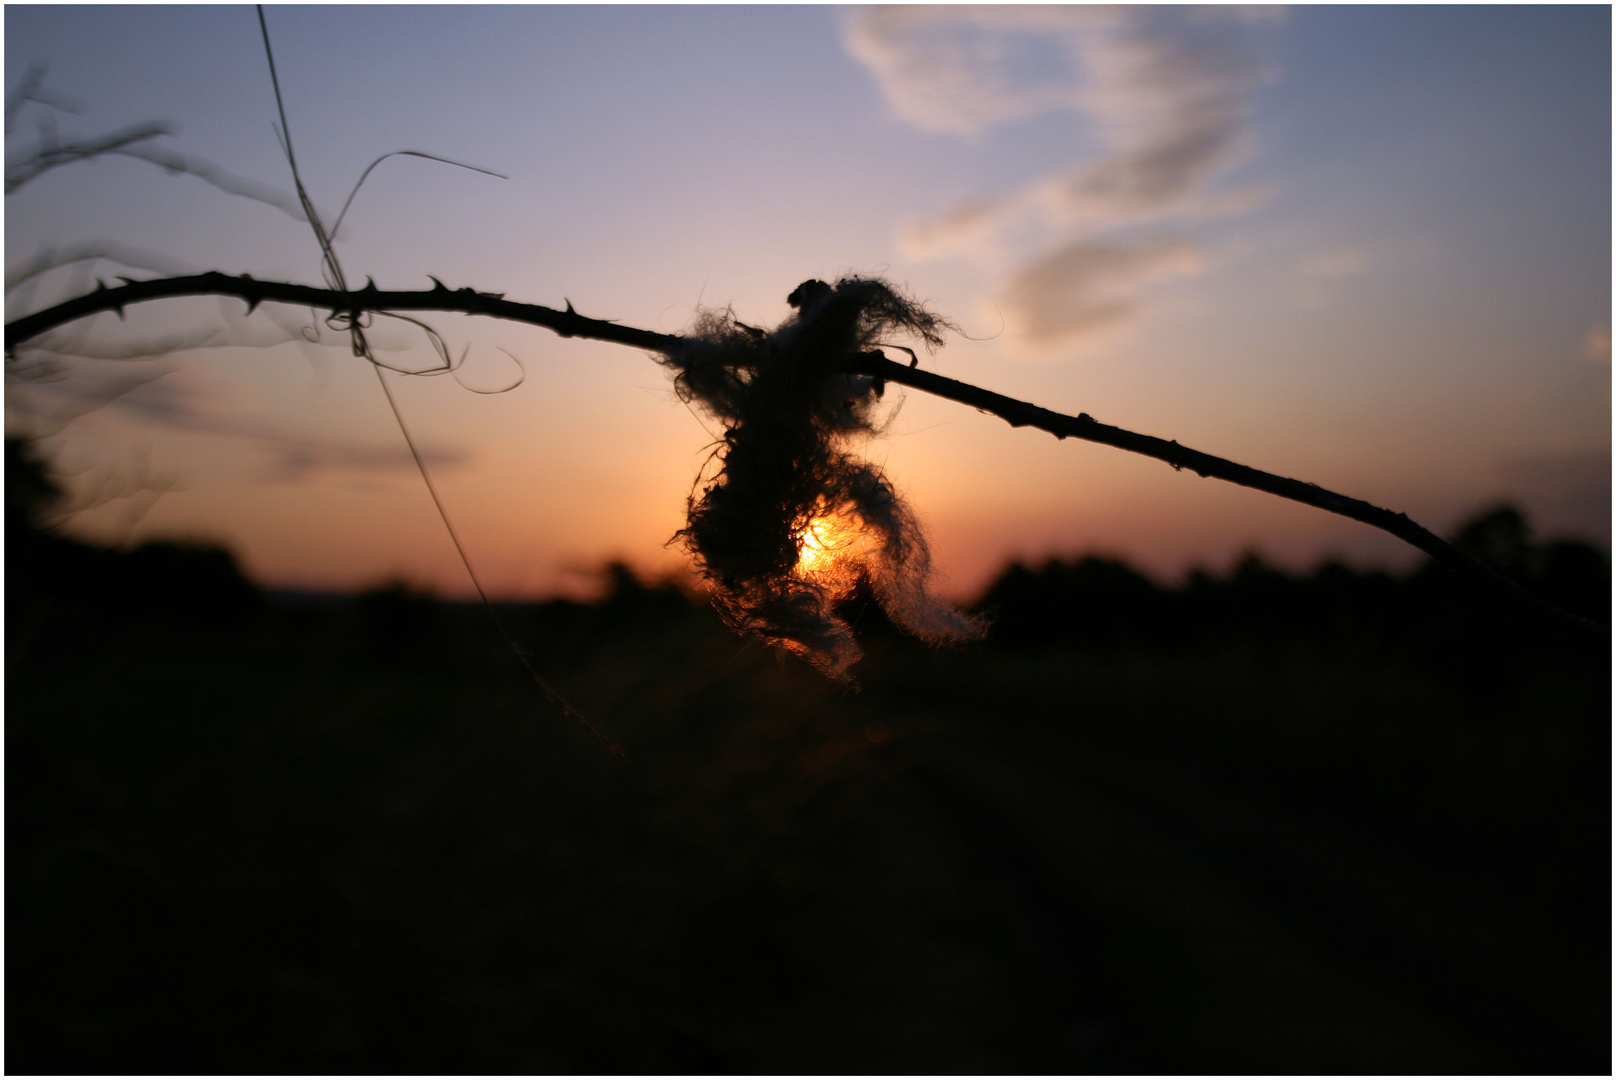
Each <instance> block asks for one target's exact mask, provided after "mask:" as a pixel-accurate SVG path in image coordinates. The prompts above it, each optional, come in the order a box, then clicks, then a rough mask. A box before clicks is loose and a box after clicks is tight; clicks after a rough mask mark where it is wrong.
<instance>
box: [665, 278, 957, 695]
mask: <svg viewBox="0 0 1616 1080" xmlns="http://www.w3.org/2000/svg"><path fill="white" fill-rule="evenodd" d="M787 302H788V303H790V305H791V306H792V307H793V308H795V309H796V313H795V314H794V315H793V316H791V317H790V318H788V319H787V320H786V321H785V322H784V323H782V324H781V325H780V326H778V327H777V328H775V329H774V330H772V331H764V330H761V329H758V328H756V327H751V326H747V325H745V324H744V323H741V322H738V321H737V320H736V319H735V316H734V313H733V312H732V311H728V310H726V311H722V312H719V311H703V312H701V313H699V314H698V316H697V319H696V322H695V325H694V326H693V327H692V329H691V331H690V333H689V334H687V335H686V336H685V338H684V340H683V342H682V344H681V346H680V347H679V348H678V349H676V350H674V351H671V352H669V353H667V354H666V356H665V359H664V360H663V362H664V363H665V364H667V365H668V366H670V367H672V368H674V369H675V370H676V371H677V373H678V374H677V376H676V378H675V386H676V387H677V389H678V392H679V394H680V396H681V397H683V398H684V399H685V400H686V401H689V402H692V403H694V404H697V405H699V406H700V407H701V408H702V409H703V410H704V411H706V412H707V413H709V414H710V415H712V416H713V417H714V418H715V419H717V420H719V421H720V422H722V423H723V424H724V427H725V434H724V440H723V446H722V447H721V448H720V450H719V455H718V459H719V470H718V472H717V475H716V476H715V477H714V478H713V480H712V482H711V483H709V484H708V485H707V487H706V488H705V489H704V490H703V491H702V492H701V493H700V495H699V496H694V495H693V496H692V497H691V499H690V504H689V514H688V521H687V524H686V526H685V528H683V529H681V530H680V531H679V533H678V534H677V538H678V539H680V540H682V541H683V542H684V544H685V546H686V547H687V548H688V550H689V551H690V553H691V555H692V557H693V558H694V560H695V562H696V565H697V567H698V569H699V570H700V571H701V573H702V574H703V576H704V577H705V578H706V579H707V581H708V583H709V585H710V586H711V588H712V590H713V600H714V604H715V606H716V607H717V609H718V611H719V612H720V614H721V615H722V616H723V617H724V620H725V622H726V623H727V624H728V625H729V626H730V627H731V628H733V629H734V630H736V631H739V632H741V633H747V634H755V635H757V636H759V637H762V638H763V639H765V640H767V641H769V642H771V643H773V644H775V645H778V646H781V647H783V648H785V649H788V650H790V651H791V652H795V653H798V654H799V655H802V656H803V657H805V658H806V659H807V660H809V661H810V662H811V663H813V664H814V665H815V666H816V667H818V668H819V669H820V670H821V671H823V672H824V673H825V674H827V675H829V676H830V677H832V678H834V679H838V680H840V681H843V682H850V681H851V679H852V677H851V675H850V673H849V672H850V668H851V667H852V665H853V664H854V662H856V661H857V660H858V658H859V656H860V650H859V647H858V644H857V642H856V641H855V640H854V637H853V632H852V629H851V628H850V627H849V626H848V624H847V622H846V621H845V620H843V619H842V618H840V617H839V616H838V614H837V612H836V606H837V604H838V603H839V602H841V601H842V600H844V599H846V598H847V597H848V595H850V594H851V592H852V591H853V588H854V586H855V585H856V584H857V583H858V581H859V580H860V578H863V579H865V580H867V581H868V582H869V585H870V588H871V591H872V592H873V593H874V595H875V598H876V600H877V602H878V603H879V604H880V605H881V607H882V609H883V610H884V611H885V612H886V613H887V616H888V618H890V619H891V620H892V622H893V623H895V624H896V625H897V626H898V627H899V628H900V629H902V630H904V631H905V632H907V633H910V634H912V635H914V636H915V637H918V638H920V639H922V640H924V641H928V642H931V643H934V644H942V643H950V642H959V641H965V640H970V639H973V638H977V637H980V636H981V635H982V632H983V630H984V628H985V627H984V624H983V623H982V622H981V620H979V619H976V618H974V617H972V616H969V615H966V614H964V613H962V612H960V611H959V610H957V609H956V608H954V607H953V606H952V605H950V604H948V603H947V602H946V601H944V600H942V599H940V598H938V597H936V596H933V595H932V594H931V593H930V592H929V591H928V589H927V579H928V578H929V576H930V573H931V554H930V551H929V549H928V547H927V544H926V538H925V535H924V533H923V532H922V531H921V527H920V523H919V521H918V520H917V519H916V518H915V515H914V513H913V512H912V511H911V510H910V509H909V507H908V506H907V505H906V504H905V503H904V501H903V499H902V498H901V497H899V495H898V493H897V492H896V491H895V490H894V489H893V487H892V484H891V482H890V481H889V480H888V479H887V478H886V476H885V475H884V474H883V473H882V472H881V470H880V469H879V468H877V467H876V466H874V465H872V464H870V463H869V462H867V461H864V460H863V459H861V458H859V457H858V456H856V455H855V454H853V453H852V452H851V450H850V446H851V444H852V442H853V441H854V440H855V439H857V438H860V437H865V436H869V435H872V434H874V433H875V430H876V429H875V425H874V422H873V413H874V408H875V402H876V400H877V399H878V398H879V397H880V396H881V391H882V389H883V388H882V386H881V385H880V383H879V382H878V381H877V380H874V379H871V378H869V377H867V376H862V375H848V374H845V373H843V372H841V371H839V370H838V368H839V367H840V366H841V365H842V363H843V362H844V361H846V360H847V359H848V358H850V357H853V356H857V355H859V354H862V353H866V352H870V351H872V350H874V349H876V348H877V347H878V346H880V345H882V344H886V343H887V342H885V341H884V340H883V339H885V338H887V337H889V336H891V335H895V334H908V335H911V336H913V337H917V338H919V339H920V341H921V342H922V343H923V344H924V345H925V346H926V347H927V348H928V349H935V348H937V347H938V346H940V345H941V344H942V340H943V339H942V332H943V331H944V330H946V329H949V328H950V327H949V324H948V323H947V322H945V321H944V320H943V319H941V318H939V317H938V316H936V315H934V314H932V313H930V312H928V311H926V310H925V308H923V307H921V306H920V305H919V304H917V303H915V302H914V301H912V300H909V299H908V298H906V297H904V296H903V295H902V294H900V293H899V292H898V291H897V290H895V289H894V288H892V287H891V286H890V285H888V284H886V283H885V282H883V281H880V280H877V279H873V278H860V277H845V278H842V279H841V280H839V281H837V282H836V284H835V285H834V286H832V285H828V284H826V283H825V282H823V281H806V282H804V283H803V284H801V285H799V286H798V287H797V289H796V290H795V291H794V292H793V293H792V294H791V296H790V297H788V299H787Z"/></svg>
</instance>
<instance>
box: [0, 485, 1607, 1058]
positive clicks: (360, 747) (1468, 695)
mask: <svg viewBox="0 0 1616 1080" xmlns="http://www.w3.org/2000/svg"><path fill="white" fill-rule="evenodd" d="M1512 521H1513V522H1515V524H1512ZM1479 528H1480V531H1479V532H1476V533H1475V534H1474V535H1472V536H1470V537H1469V543H1470V546H1471V547H1472V549H1473V550H1478V551H1484V552H1487V553H1488V554H1489V557H1490V558H1493V560H1494V561H1495V562H1497V563H1498V564H1499V565H1502V566H1505V567H1506V568H1508V569H1510V570H1511V571H1512V572H1515V573H1516V574H1517V575H1518V576H1520V577H1521V578H1522V580H1527V581H1530V582H1532V583H1533V585H1534V587H1537V588H1540V589H1542V590H1544V591H1545V592H1546V593H1549V594H1553V595H1554V596H1555V597H1556V598H1557V599H1558V600H1559V601H1560V602H1563V603H1569V604H1572V605H1573V606H1580V607H1581V608H1582V609H1583V610H1584V611H1586V612H1590V613H1593V614H1595V616H1596V617H1598V618H1599V619H1600V621H1603V622H1607V623H1608V610H1609V575H1608V568H1607V565H1606V563H1605V561H1604V558H1603V556H1602V555H1599V554H1598V553H1595V552H1593V551H1592V550H1591V549H1587V548H1583V547H1580V546H1577V545H1561V546H1560V547H1558V548H1554V547H1538V546H1534V545H1532V544H1531V543H1530V542H1529V541H1528V540H1527V539H1526V538H1525V537H1524V534H1523V533H1522V532H1521V529H1520V528H1519V526H1518V519H1507V516H1506V518H1498V517H1496V516H1495V518H1493V519H1490V523H1483V525H1482V526H1480V527H1479ZM1489 544H1490V545H1491V549H1489V548H1488V545H1489ZM141 559H144V562H141V561H139V560H141ZM6 573H7V584H8V593H7V605H8V611H7V614H8V622H7V641H6V647H7V652H6V663H7V688H6V698H7V707H8V708H7V733H6V739H7V761H6V783H7V789H6V811H7V815H6V841H7V865H6V886H7V890H6V900H7V904H6V917H7V927H6V945H7V953H6V962H7V970H6V988H7V991H8V993H7V996H6V1021H7V1023H6V1029H5V1031H6V1051H7V1054H6V1060H5V1067H6V1071H8V1072H12V1073H39V1072H49V1073H75V1072H92V1073H123V1072H140V1073H176V1072H178V1073H186V1072H224V1073H229V1072H253V1073H262V1072H269V1073H295V1072H321V1073H328V1072H336V1073H345V1072H400V1073H415V1072H433V1073H438V1072H442V1073H488V1072H492V1073H504V1072H569V1073H599V1072H631V1073H668V1072H672V1073H683V1072H699V1073H722V1072H762V1073H779V1072H791V1073H795V1072H809V1073H841V1072H861V1073H865V1072H875V1073H885V1072H904V1073H907V1072H922V1073H934V1072H942V1073H956V1072H973V1073H1003V1072H1011V1073H1019V1072H1035V1073H1041V1072H1080V1073H1081V1072H1104V1073H1129V1072H1242V1073H1245V1072H1255V1073H1264V1072H1301V1073H1310V1072H1329V1073H1339V1072H1346V1073H1384V1072H1391V1073H1409V1072H1414V1073H1428V1072H1439V1073H1440V1072H1466V1073H1499V1072H1502V1073H1516V1072H1526V1073H1608V1072H1609V1070H1610V1066H1611V1058H1610V1022H1611V1020H1610V1018H1611V1000H1610V974H1611V972H1610V914H1611V913H1610V743H1609V738H1610V697H1609V690H1610V681H1609V680H1610V671H1609V664H1608V649H1607V648H1605V647H1593V648H1588V647H1585V646H1581V645H1579V644H1577V643H1575V642H1573V641H1571V640H1570V639H1568V638H1565V637H1563V636H1561V635H1560V633H1559V632H1558V631H1553V630H1545V629H1542V628H1540V627H1538V626H1536V625H1532V624H1528V623H1521V622H1517V621H1514V620H1512V619H1511V618H1509V617H1507V615H1506V614H1503V613H1500V612H1498V611H1496V610H1495V609H1494V608H1493V607H1492V606H1491V604H1490V603H1488V602H1485V601H1478V600H1475V599H1472V598H1471V597H1469V596H1468V594H1466V593H1464V592H1462V591H1460V590H1459V589H1458V588H1457V587H1456V586H1454V585H1453V584H1452V583H1450V582H1449V581H1448V580H1447V579H1446V578H1445V576H1444V575H1440V574H1437V573H1434V572H1433V573H1424V574H1420V575H1416V576H1414V577H1413V578H1408V579H1394V578H1390V577H1386V576H1383V575H1361V574H1356V573H1353V572H1351V571H1347V570H1343V569H1340V568H1333V569H1330V568H1327V569H1325V570H1321V571H1320V572H1319V573H1318V574H1315V575H1312V576H1310V577H1307V578H1294V577H1287V576H1285V575H1282V574H1279V573H1277V572H1274V571H1271V570H1268V569H1266V568H1264V567H1263V566H1262V565H1261V564H1260V563H1257V562H1255V561H1252V562H1248V563H1247V564H1246V565H1244V566H1243V567H1242V568H1241V569H1240V570H1239V571H1237V572H1236V573H1235V574H1233V575H1232V576H1231V577H1229V578H1227V579H1211V578H1201V579H1198V580H1196V581H1193V582H1191V583H1190V584H1189V585H1188V586H1186V587H1185V588H1183V589H1180V590H1176V591H1172V592H1168V591H1163V590H1160V589H1157V588H1156V587H1155V586H1153V585H1152V584H1151V583H1149V582H1146V581H1144V580H1143V579H1141V578H1137V576H1135V575H1132V574H1131V572H1130V571H1127V569H1126V568H1125V567H1121V566H1119V565H1117V564H1111V563H1103V562H1098V561H1090V562H1086V563H1080V564H1076V565H1067V566H1056V567H1052V568H1048V569H1047V570H1045V571H1044V572H1041V573H1039V572H1033V571H1021V572H1019V573H1012V574H1010V575H1008V576H1007V577H1006V578H1005V579H1003V580H1002V581H1001V583H1000V586H999V588H998V590H997V591H996V592H995V594H994V595H993V596H992V598H991V601H992V605H993V606H994V607H996V608H997V609H998V612H999V622H998V628H997V629H996V631H995V633H994V634H993V636H991V637H990V639H989V640H988V641H987V642H984V643H982V644H980V645H977V646H972V647H969V648H965V649H958V650H951V651H943V652H939V651H932V650H928V649H925V648H923V647H921V646H919V645H917V644H915V643H914V642H912V641H910V640H909V639H905V638H901V637H899V636H897V635H895V634H894V633H892V631H891V630H890V628H888V627H887V626H886V625H884V623H883V622H882V620H881V618H880V616H879V615H878V613H876V612H875V611H874V610H873V609H870V608H866V609H864V610H863V612H862V614H861V616H860V624H861V625H860V631H861V636H862V637H863V638H864V640H865V643H866V647H867V649H868V652H869V656H868V657H867V659H866V660H865V662H864V663H863V664H862V665H861V666H860V668H859V669H858V670H859V673H860V675H861V678H862V680H863V689H862V691H861V692H859V693H857V694H847V693H844V692H842V691H841V690H839V689H838V688H836V687H835V686H833V685H832V684H830V683H828V682H826V681H825V680H824V679H822V678H820V677H819V676H818V675H817V674H815V673H814V672H813V671H812V670H810V669H809V668H808V667H806V665H804V664H802V663H800V662H799V661H797V660H794V659H785V658H781V657H780V656H778V655H777V654H775V653H772V652H770V651H768V650H766V649H764V648H762V647H760V646H758V645H756V644H749V643H746V642H743V641H742V640H741V639H739V638H737V637H735V636H734V635H732V634H730V633H729V632H727V631H726V630H724V629H723V628H722V627H721V626H720V625H719V624H718V623H717V621H716V619H715V618H714V616H713V615H712V614H711V613H710V612H708V611H707V610H705V609H704V608H703V607H701V606H699V605H694V604H691V603H690V602H688V601H687V600H685V599H684V598H683V597H682V596H681V595H680V594H679V593H677V592H676V591H674V590H671V589H656V588H648V587H645V586H643V585H641V584H640V583H638V582H636V581H634V580H633V578H632V577H631V576H627V575H624V574H621V573H620V574H619V575H618V576H617V579H616V587H615V592H614V593H613V595H612V596H611V598H610V599H609V600H608V601H607V602H605V603H602V604H600V605H596V606H577V605H566V604H555V605H548V606H542V607H532V608H508V609H505V617H506V618H507V619H508V620H509V622H510V624H511V626H512V628H513V630H514V632H515V633H516V635H517V636H518V637H519V639H520V640H522V641H523V642H524V643H526V644H528V645H530V646H531V648H532V650H533V653H534V656H535V658H536V660H537V662H538V664H539V666H540V667H541V669H542V670H544V671H545V672H547V673H548V674H550V675H551V676H553V681H554V682H555V683H556V685H557V686H558V688H560V689H561V690H562V692H563V693H565V694H567V695H568V696H570V697H571V698H572V699H573V700H574V701H575V702H576V703H577V704H578V706H579V707H580V708H581V709H583V710H584V711H585V712H586V713H587V714H588V715H589V716H590V717H591V718H592V719H594V720H596V721H597V722H598V723H599V724H600V726H601V727H602V728H603V729H605V730H606V731H607V732H608V733H609V734H610V735H611V736H612V737H614V738H616V739H617V740H618V741H620V742H621V743H622V744H623V745H624V746H625V747H626V748H627V750H628V757H627V758H626V759H623V760H619V759H616V758H613V757H611V756H609V755H608V754H607V753H605V752H604V751H603V750H602V749H601V748H600V747H599V745H597V743H596V742H595V741H594V740H593V739H592V738H591V737H590V736H589V735H588V734H587V733H585V732H584V731H582V730H581V729H580V728H578V727H577V726H576V725H574V724H573V723H572V722H571V721H569V720H566V719H564V718H562V717H560V716H559V715H558V714H557V713H556V712H555V711H554V710H553V709H551V708H550V707H549V706H547V705H546V704H545V702H544V699H543V697H542V695H541V694H540V693H539V691H538V690H537V688H535V687H534V686H533V685H532V684H531V683H529V682H527V681H526V679H525V676H524V675H523V673H522V672H521V670H520V668H519V667H518V666H517V664H516V663H515V662H514V660H513V659H512V658H511V656H510V654H509V652H508V650H506V648H505V646H504V645H503V644H502V643H501V642H500V640H499V639H498V638H497V636H496V635H495V634H494V633H493V631H492V630H491V629H490V627H489V625H488V621H487V617H486V614H485V613H483V612H481V611H480V610H478V609H475V608H467V607H459V606H450V605H442V604H437V603H435V602H433V601H431V600H429V599H426V598H422V597H419V596H414V595H412V594H409V593H407V592H401V591H393V592H379V593H375V594H371V595H368V596H366V597H363V598H361V599H359V600H357V601H345V602H335V601H333V602H329V603H324V604H321V603H312V602H304V603H301V604H294V603H290V602H288V601H286V600H285V599H282V600H281V601H278V602H276V601H267V600H263V599H262V598H259V597H258V596H257V595H256V594H255V593H254V592H253V591H252V590H251V589H250V588H247V587H245V586H244V585H242V584H240V583H238V584H237V585H235V586H232V585H231V582H232V581H233V580H235V579H233V578H232V577H231V570H230V565H229V564H228V562H224V561H221V560H220V559H219V558H218V557H216V556H207V555H205V554H200V553H198V552H195V551H190V550H187V549H183V548H153V549H147V550H146V552H145V553H144V554H141V553H135V554H130V555H122V556H114V555H109V554H104V553H97V552H92V551H89V550H88V549H80V548H72V547H69V546H67V545H65V544H63V543H61V542H58V541H54V540H51V539H48V538H43V537H40V536H38V535H37V534H34V533H31V532H26V531H21V530H17V531H13V532H12V535H11V537H10V541H9V550H8V562H7V571H6Z"/></svg>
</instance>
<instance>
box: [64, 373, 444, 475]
mask: <svg viewBox="0 0 1616 1080" xmlns="http://www.w3.org/2000/svg"><path fill="white" fill-rule="evenodd" d="M120 368H123V365H119V368H113V369H111V370H106V369H101V370H89V371H86V370H77V371H75V372H73V377H71V378H63V379H59V380H57V381H55V382H53V383H48V384H44V385H40V386H35V387H33V388H32V389H33V390H34V392H35V393H36V394H39V393H40V392H43V393H44V394H46V395H48V396H49V397H50V398H51V399H53V400H52V401H51V402H50V411H51V412H53V413H55V414H56V415H57V417H58V422H57V424H56V425H55V426H56V427H57V428H58V429H59V427H60V426H61V424H63V423H65V422H66V421H67V420H68V419H71V418H73V417H77V416H82V415H85V414H87V413H90V412H93V411H96V410H98V409H102V408H110V409H114V410H116V411H118V412H121V413H123V414H124V415H126V416H130V417H132V418H134V419H135V420H137V421H138V422H140V423H142V424H146V425H150V426H153V427H159V428H168V429H170V430H175V431H187V432H195V433H198V434H206V435H223V436H228V437H230V438H235V439H243V440H246V441H248V442H251V443H255V444H257V446H258V447H259V448H260V449H261V450H263V451H264V452H265V453H267V454H268V456H269V459H270V462H271V464H270V470H269V475H268V478H269V479H272V480H277V481H299V480H306V479H309V478H310V477H311V476H312V475H313V474H315V473H318V472H324V471H348V472H352V471H361V472H372V473H374V472H399V471H407V472H413V471H414V469H415V461H414V459H413V458H412V457H411V456H410V452H409V449H408V447H406V446H405V445H404V444H403V442H402V440H400V441H399V443H398V444H397V445H392V446H373V445H366V444H362V443H353V442H346V441H341V440H327V439H311V438H309V437H307V436H304V435H301V434H298V433H296V432H292V431H287V430H285V429H283V428H280V427H277V426H275V425H272V424H266V423H264V422H262V421H259V420H256V419H252V418H247V417H242V416H240V415H233V414H232V413H231V411H230V410H229V409H228V408H227V407H226V403H225V402H224V401H223V400H222V398H221V395H220V394H218V393H217V392H216V391H215V390H214V389H212V388H210V387H208V386H206V385H204V384H202V383H201V382H200V381H199V380H198V379H197V378H196V376H195V375H194V374H189V375H188V373H185V372H181V371H173V370H170V371H163V370H152V369H151V368H150V367H146V368H145V369H144V370H128V369H122V370H120ZM421 456H422V458H423V459H424V460H425V461H426V464H427V465H428V467H431V468H439V469H443V468H452V467H457V466H460V465H463V464H465V462H466V461H467V455H466V454H465V453H464V452H463V451H460V450H443V449H423V450H422V453H421Z"/></svg>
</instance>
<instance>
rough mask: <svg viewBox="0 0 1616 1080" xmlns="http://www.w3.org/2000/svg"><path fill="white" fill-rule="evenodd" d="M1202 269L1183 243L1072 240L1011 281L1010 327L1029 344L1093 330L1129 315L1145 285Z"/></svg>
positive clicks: (1190, 248) (1192, 249) (1008, 296)
mask: <svg viewBox="0 0 1616 1080" xmlns="http://www.w3.org/2000/svg"><path fill="white" fill-rule="evenodd" d="M1201 266H1202V259H1201V253H1200V251H1199V250H1197V249H1196V247H1195V246H1194V245H1192V244H1189V243H1185V242H1183V241H1172V240H1151V239H1148V238H1142V239H1135V240H1130V241H1126V242H1122V241H1118V242H1108V241H1104V240H1075V241H1073V242H1072V243H1070V244H1067V245H1066V246H1064V247H1061V248H1058V249H1056V250H1055V251H1053V252H1051V253H1050V254H1048V255H1045V256H1043V257H1042V258H1040V259H1038V260H1037V261H1036V262H1034V263H1033V264H1032V265H1030V266H1028V267H1026V268H1025V269H1023V270H1021V271H1020V272H1019V273H1017V274H1016V275H1015V276H1014V277H1013V278H1011V280H1010V282H1009V285H1008V287H1007V288H1006V296H1005V298H1006V301H1007V303H1008V315H1009V319H1010V321H1009V325H1010V328H1011V329H1012V330H1014V331H1015V332H1016V333H1018V334H1019V335H1020V336H1021V337H1022V338H1023V339H1024V340H1026V341H1029V342H1032V343H1034V344H1043V343H1048V342H1054V341H1059V340H1062V339H1064V338H1067V337H1070V336H1072V335H1075V334H1083V333H1088V332H1091V331H1094V330H1098V329H1100V328H1102V327H1106V326H1111V325H1114V324H1116V323H1118V322H1121V321H1122V320H1124V319H1127V318H1129V317H1130V316H1132V315H1133V314H1134V312H1135V311H1136V310H1137V308H1138V306H1139V299H1138V293H1139V290H1140V289H1141V288H1142V287H1143V286H1144V285H1146V284H1148V283H1149V282H1152V281H1157V280H1161V279H1163V278H1167V277H1172V276H1174V275H1178V274H1193V273H1197V272H1199V271H1200V269H1201Z"/></svg>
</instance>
